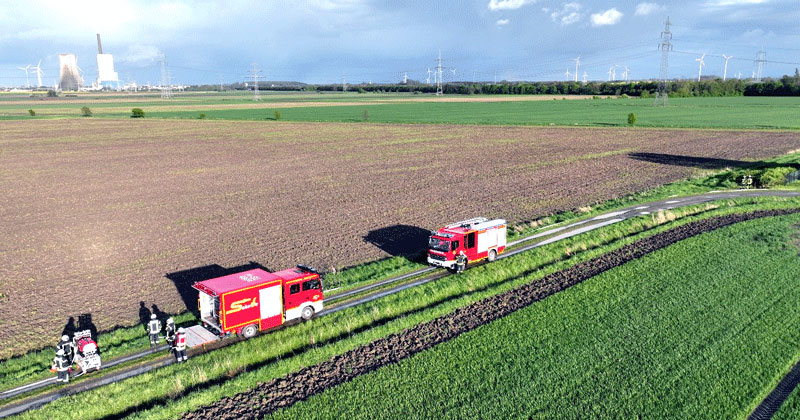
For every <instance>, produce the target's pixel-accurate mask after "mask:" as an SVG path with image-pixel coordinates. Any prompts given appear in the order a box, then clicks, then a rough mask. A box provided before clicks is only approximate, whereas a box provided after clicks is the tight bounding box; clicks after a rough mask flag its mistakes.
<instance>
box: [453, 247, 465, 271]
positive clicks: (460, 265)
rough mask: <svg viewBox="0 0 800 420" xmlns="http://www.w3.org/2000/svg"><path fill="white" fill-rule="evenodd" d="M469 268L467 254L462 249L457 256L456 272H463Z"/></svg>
mask: <svg viewBox="0 0 800 420" xmlns="http://www.w3.org/2000/svg"><path fill="white" fill-rule="evenodd" d="M466 268H467V254H465V253H464V251H463V250H462V251H460V252H459V253H458V255H457V256H456V273H459V274H461V273H463V272H464V270H465V269H466Z"/></svg>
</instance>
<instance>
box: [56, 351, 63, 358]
mask: <svg viewBox="0 0 800 420" xmlns="http://www.w3.org/2000/svg"><path fill="white" fill-rule="evenodd" d="M56 355H57V356H63V355H64V350H62V349H58V351H57V352H56Z"/></svg>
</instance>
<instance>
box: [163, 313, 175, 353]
mask: <svg viewBox="0 0 800 420" xmlns="http://www.w3.org/2000/svg"><path fill="white" fill-rule="evenodd" d="M176 334H177V331H176V330H175V320H173V319H172V318H168V319H167V326H166V327H164V339H165V340H167V344H169V346H170V347H174V346H175V336H176Z"/></svg>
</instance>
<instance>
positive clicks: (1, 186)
mask: <svg viewBox="0 0 800 420" xmlns="http://www.w3.org/2000/svg"><path fill="white" fill-rule="evenodd" d="M798 147H800V133H770V132H733V131H683V130H640V129H597V128H575V129H571V128H531V127H490V126H484V127H475V126H435V125H381V124H295V123H276V122H227V121H221V122H217V121H148V120H141V121H137V120H129V121H128V120H109V121H102V120H87V119H81V120H52V121H14V122H4V123H2V125H0V192H2V197H3V198H2V201H0V215H2V217H0V232H2V238H3V241H2V246H0V293H2V294H3V296H4V297H0V349H2V350H0V357H5V356H8V355H9V354H10V353H11V352H12V351H13V352H19V351H22V350H25V349H27V348H32V347H39V346H42V345H47V344H52V342H55V341H57V338H58V335H59V334H60V332H61V329H62V328H63V326H64V324H65V323H66V321H67V319H68V318H69V317H76V318H77V316H78V315H80V314H82V313H91V314H92V319H93V321H94V323H95V324H96V326H97V327H98V328H100V329H101V330H102V329H106V328H110V327H112V326H114V325H118V324H132V323H134V322H136V321H137V320H138V317H137V314H138V310H139V305H140V302H144V303H145V304H146V305H147V306H148V307H150V305H153V304H155V305H157V306H158V307H159V308H160V309H161V310H164V311H169V312H179V311H182V310H184V309H185V303H184V300H182V299H181V297H180V295H179V293H178V291H177V290H176V286H175V284H174V283H173V281H172V280H170V279H169V278H167V277H165V274H167V273H171V272H175V271H180V270H185V269H191V268H195V267H200V266H205V265H211V264H219V265H221V266H225V267H229V266H235V265H239V264H244V263H247V262H248V261H255V262H258V263H260V264H263V265H265V266H267V267H268V268H271V269H279V268H283V267H287V266H291V265H294V264H295V263H299V262H304V263H310V264H314V265H317V266H318V267H320V268H323V269H326V270H327V269H330V268H331V267H342V266H347V265H351V264H356V263H359V262H364V261H367V260H372V259H376V258H380V257H383V256H386V255H387V253H386V251H385V250H383V249H380V248H378V247H377V246H375V245H374V244H373V243H371V242H367V241H365V240H364V237H365V236H366V235H367V234H368V232H370V231H375V230H379V232H382V233H386V232H392V227H393V226H402V225H410V226H415V227H418V228H422V229H431V228H435V227H437V226H439V225H441V224H443V223H446V222H450V221H453V220H455V219H458V218H466V217H471V216H475V215H478V214H481V215H486V216H498V217H505V218H507V219H509V220H510V221H512V222H513V221H518V220H523V219H529V218H532V217H535V216H538V215H542V214H545V213H548V212H551V211H555V210H566V209H570V208H574V207H577V206H582V205H585V204H587V203H591V202H595V201H599V200H603V199H609V198H613V197H617V196H620V195H623V194H627V193H631V192H635V191H641V190H643V189H646V188H649V187H653V186H656V185H659V184H663V183H665V182H669V181H673V180H676V179H680V178H682V177H685V176H687V175H689V174H690V173H691V172H692V171H693V168H691V167H687V166H683V165H684V164H685V162H683V161H682V162H681V164H675V165H672V164H664V163H653V162H650V161H645V160H636V159H632V158H630V157H629V153H633V152H645V153H656V154H657V153H665V154H679V155H689V156H697V157H703V158H720V159H742V158H760V157H766V156H773V155H777V154H780V153H783V152H786V151H789V150H793V149H797V148H798ZM666 161H667V162H668V161H669V159H667V160H666ZM398 231H402V232H406V231H408V229H407V226H406V227H404V228H403V229H398ZM378 236H380V235H378Z"/></svg>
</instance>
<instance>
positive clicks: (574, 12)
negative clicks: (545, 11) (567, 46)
mask: <svg viewBox="0 0 800 420" xmlns="http://www.w3.org/2000/svg"><path fill="white" fill-rule="evenodd" d="M582 8H583V6H581V4H580V3H565V4H564V6H563V7H561V10H556V11H554V12H553V13H550V19H553V22H559V23H561V24H562V25H571V24H573V23H575V22H577V21H579V20H581V18H582V17H583V14H581V9H582Z"/></svg>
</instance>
